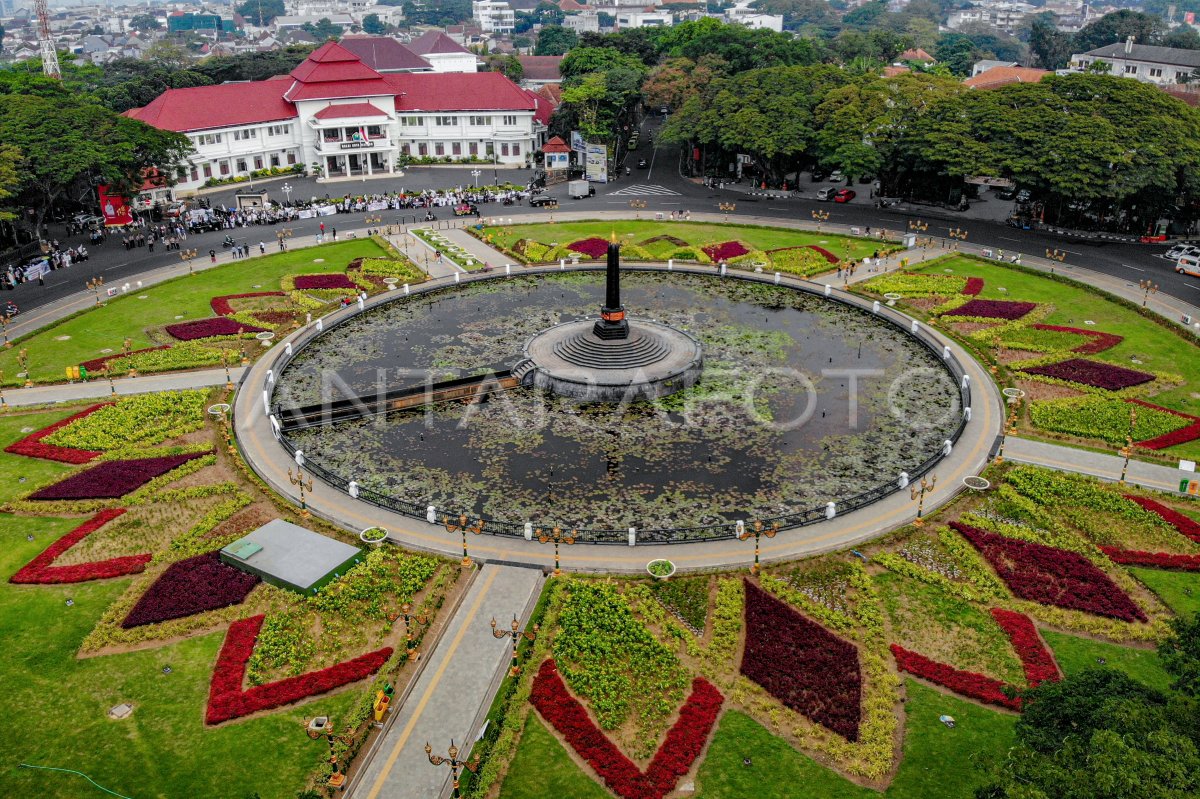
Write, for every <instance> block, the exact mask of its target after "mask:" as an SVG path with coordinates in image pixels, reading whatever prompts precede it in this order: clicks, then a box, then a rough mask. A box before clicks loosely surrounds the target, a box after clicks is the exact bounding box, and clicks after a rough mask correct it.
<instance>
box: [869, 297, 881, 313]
mask: <svg viewBox="0 0 1200 799" xmlns="http://www.w3.org/2000/svg"><path fill="white" fill-rule="evenodd" d="M871 313H879V300H875V302H873V303H871Z"/></svg>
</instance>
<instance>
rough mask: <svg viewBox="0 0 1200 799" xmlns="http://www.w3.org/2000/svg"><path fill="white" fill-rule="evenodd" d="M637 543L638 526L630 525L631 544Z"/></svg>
mask: <svg viewBox="0 0 1200 799" xmlns="http://www.w3.org/2000/svg"><path fill="white" fill-rule="evenodd" d="M636 543H637V528H636V527H630V528H629V546H633V545H634V544H636Z"/></svg>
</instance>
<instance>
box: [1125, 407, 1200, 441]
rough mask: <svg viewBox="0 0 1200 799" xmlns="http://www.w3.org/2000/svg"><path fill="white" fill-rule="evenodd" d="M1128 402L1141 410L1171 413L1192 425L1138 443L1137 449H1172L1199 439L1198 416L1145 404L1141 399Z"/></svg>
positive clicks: (1199, 418)
mask: <svg viewBox="0 0 1200 799" xmlns="http://www.w3.org/2000/svg"><path fill="white" fill-rule="evenodd" d="M1129 402H1132V403H1134V404H1135V405H1141V406H1142V407H1143V408H1153V409H1154V410H1156V411H1163V412H1164V413H1172V414H1175V415H1176V416H1181V417H1183V418H1184V419H1191V420H1192V424H1190V425H1188V426H1187V427H1181V428H1179V429H1178V430H1172V431H1171V432H1169V433H1163V434H1162V435H1161V436H1157V437H1155V438H1148V439H1146V440H1145V441H1138V442H1137V445H1138V446H1139V447H1145V448H1146V449H1166V448H1167V447H1173V446H1175V445H1176V444H1186V443H1187V442H1189V441H1195V440H1196V439H1197V438H1200V416H1192V415H1191V414H1190V413H1183V412H1181V411H1176V410H1173V409H1171V408H1164V407H1162V406H1161V405H1155V404H1154V403H1153V402H1146V401H1145V400H1143V399H1136V398H1134V399H1131V400H1129Z"/></svg>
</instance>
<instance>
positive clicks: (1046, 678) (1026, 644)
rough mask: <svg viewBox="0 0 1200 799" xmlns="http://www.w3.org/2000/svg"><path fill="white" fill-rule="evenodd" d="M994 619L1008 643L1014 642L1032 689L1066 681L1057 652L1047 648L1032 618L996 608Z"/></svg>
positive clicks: (993, 614)
mask: <svg viewBox="0 0 1200 799" xmlns="http://www.w3.org/2000/svg"><path fill="white" fill-rule="evenodd" d="M992 618H993V619H995V620H996V623H997V624H999V625H1000V628H1001V629H1003V630H1004V633H1005V634H1006V635H1007V636H1008V640H1009V641H1012V645H1013V649H1015V650H1016V652H1017V657H1019V658H1020V659H1021V666H1022V668H1024V669H1025V679H1026V680H1027V681H1028V682H1029V687H1030V688H1036V687H1038V686H1039V685H1041V684H1042V683H1044V682H1058V681H1059V680H1060V679H1062V675H1061V674H1059V672H1058V664H1057V663H1055V662H1054V655H1053V653H1051V652H1050V650H1049V649H1048V648H1047V647H1046V643H1045V642H1044V641H1042V637H1041V636H1040V635H1038V631H1037V628H1036V627H1034V626H1033V622H1032V621H1030V619H1029V617H1028V616H1026V615H1024V614H1022V613H1016V612H1014V611H1011V610H1004V609H1003V608H992Z"/></svg>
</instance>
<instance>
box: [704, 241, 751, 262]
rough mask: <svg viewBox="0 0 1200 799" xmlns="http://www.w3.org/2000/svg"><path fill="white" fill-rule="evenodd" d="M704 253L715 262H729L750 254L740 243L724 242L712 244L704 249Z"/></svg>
mask: <svg viewBox="0 0 1200 799" xmlns="http://www.w3.org/2000/svg"><path fill="white" fill-rule="evenodd" d="M701 249H703V250H704V253H705V254H706V255H707V256H708V257H709V258H711V259H713V260H714V261H728V260H729V259H730V258H737V257H738V256H741V255H745V254H746V253H748V252H750V250H748V249H746V247H745V245H743V244H742V243H741V242H740V241H723V242H721V243H720V244H710V245H708V246H707V247H702V248H701Z"/></svg>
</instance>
